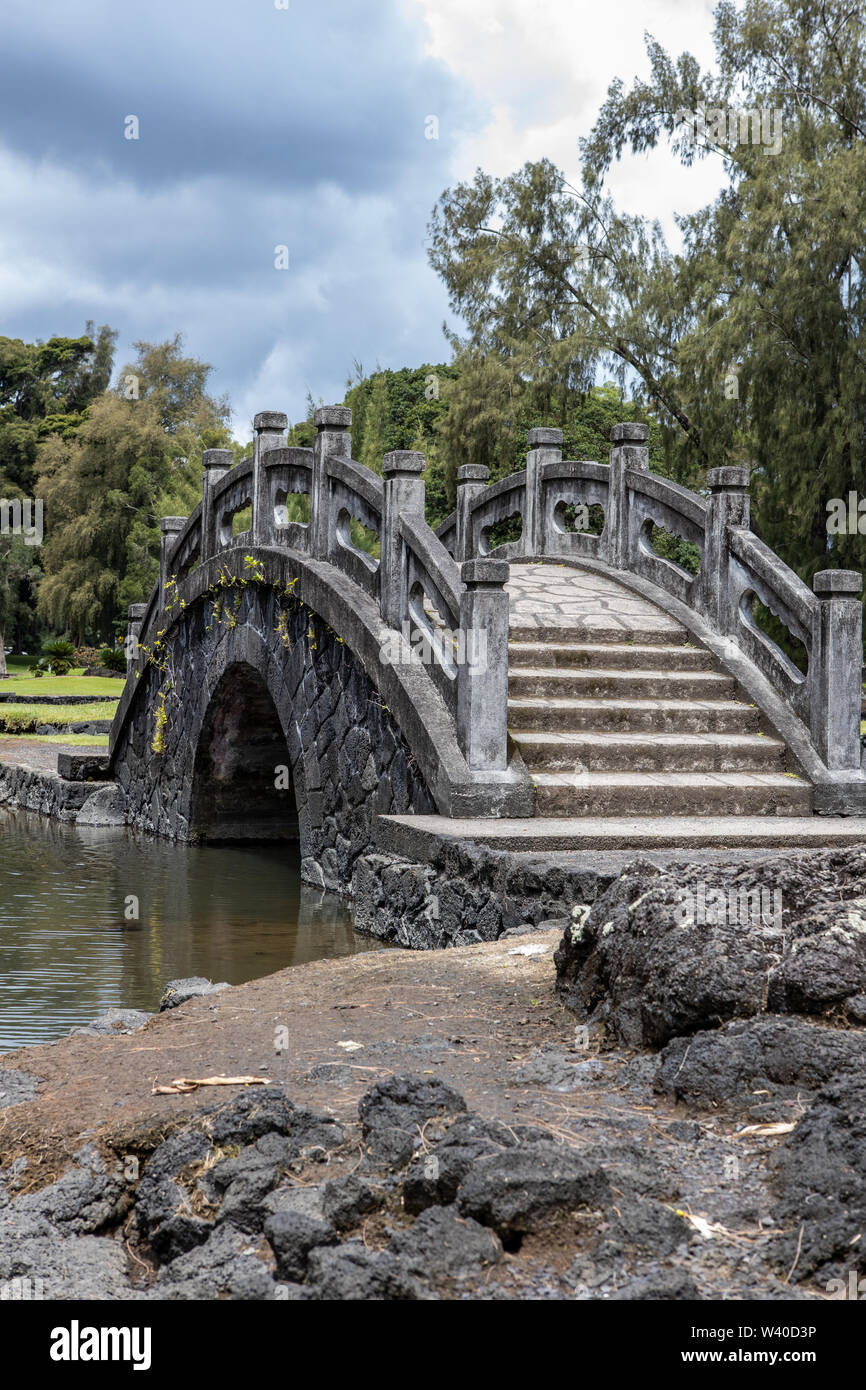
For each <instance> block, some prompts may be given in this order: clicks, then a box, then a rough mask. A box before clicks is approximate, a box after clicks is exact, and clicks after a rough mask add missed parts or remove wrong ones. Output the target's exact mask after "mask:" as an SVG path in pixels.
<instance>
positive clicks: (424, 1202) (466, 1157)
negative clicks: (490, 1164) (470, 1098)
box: [403, 1113, 547, 1214]
mask: <svg viewBox="0 0 866 1390" xmlns="http://www.w3.org/2000/svg"><path fill="white" fill-rule="evenodd" d="M521 1138H523V1139H526V1140H527V1141H529V1142H532V1141H534V1140H536V1139H546V1138H547V1135H546V1134H545V1133H544V1131H543V1130H540V1129H530V1128H529V1127H528V1126H523V1125H518V1126H515V1127H514V1128H513V1129H510V1128H509V1127H508V1126H507V1125H504V1124H502V1123H501V1122H500V1121H499V1120H487V1119H485V1118H484V1117H483V1116H481V1115H474V1114H471V1113H467V1114H465V1115H458V1117H457V1119H456V1120H455V1121H454V1123H453V1124H452V1125H451V1126H450V1127H449V1128H448V1130H447V1131H446V1133H445V1135H444V1137H443V1138H442V1139H440V1140H439V1142H438V1144H436V1146H435V1148H434V1149H433V1151H432V1153H427V1154H424V1155H423V1156H421V1155H419V1156H418V1157H417V1158H415V1159H413V1161H412V1163H411V1164H410V1165H409V1168H408V1169H407V1171H406V1177H405V1179H404V1181H403V1206H404V1207H405V1209H406V1211H408V1212H410V1213H412V1214H414V1213H417V1212H421V1211H424V1210H425V1209H426V1208H427V1207H431V1206H448V1205H450V1203H452V1202H453V1201H455V1199H456V1197H457V1189H458V1187H459V1186H460V1182H461V1180H462V1178H464V1177H465V1175H466V1174H467V1173H468V1172H469V1169H470V1168H471V1167H472V1164H473V1163H474V1162H475V1161H476V1160H477V1159H479V1158H484V1157H487V1156H489V1155H491V1154H498V1153H502V1151H503V1150H504V1149H513V1148H514V1146H515V1145H516V1144H517V1143H518V1142H519V1141H520V1139H521Z"/></svg>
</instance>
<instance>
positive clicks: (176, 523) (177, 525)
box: [159, 516, 189, 536]
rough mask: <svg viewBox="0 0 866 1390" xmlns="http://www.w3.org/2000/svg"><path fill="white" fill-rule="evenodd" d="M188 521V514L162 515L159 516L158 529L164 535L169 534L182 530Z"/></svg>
mask: <svg viewBox="0 0 866 1390" xmlns="http://www.w3.org/2000/svg"><path fill="white" fill-rule="evenodd" d="M188 521H189V517H188V516H163V517H160V522H159V529H160V531H161V532H162V534H163V535H164V536H171V535H174V534H176V532H178V531H182V530H183V528H184V526H186V523H187V522H188Z"/></svg>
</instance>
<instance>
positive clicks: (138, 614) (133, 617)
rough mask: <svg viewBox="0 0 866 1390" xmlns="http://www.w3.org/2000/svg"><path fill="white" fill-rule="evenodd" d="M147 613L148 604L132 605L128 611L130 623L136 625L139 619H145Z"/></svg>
mask: <svg viewBox="0 0 866 1390" xmlns="http://www.w3.org/2000/svg"><path fill="white" fill-rule="evenodd" d="M146 612H147V604H146V603H131V604H130V605H129V607H128V608H127V610H126V616H127V617H128V618H129V621H130V622H132V623H134V622H136V621H137V620H138V619H139V618H143V617H144V615H145V613H146Z"/></svg>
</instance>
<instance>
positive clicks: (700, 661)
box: [508, 639, 718, 671]
mask: <svg viewBox="0 0 866 1390" xmlns="http://www.w3.org/2000/svg"><path fill="white" fill-rule="evenodd" d="M508 664H509V668H510V669H511V670H514V668H515V667H521V668H522V667H526V666H528V667H531V668H532V669H534V670H538V669H539V668H544V667H551V666H555V667H556V668H557V669H563V668H567V669H569V670H576V669H581V668H583V667H587V666H589V667H592V668H593V669H596V670H611V669H617V670H629V671H632V670H635V669H638V670H646V669H647V668H648V667H649V668H651V669H652V670H656V671H659V670H672V671H711V670H718V667H717V665H716V661H715V658H714V657H713V654H712V652H708V651H706V650H705V649H704V648H703V647H686V646H678V647H677V646H658V647H651V646H647V645H646V643H643V642H631V643H629V642H609V643H606V644H605V643H598V642H564V641H559V642H515V641H514V640H513V639H509V642H508Z"/></svg>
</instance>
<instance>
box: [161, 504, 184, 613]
mask: <svg viewBox="0 0 866 1390" xmlns="http://www.w3.org/2000/svg"><path fill="white" fill-rule="evenodd" d="M186 523H187V518H186V517H185V516H164V517H163V518H162V520H161V521H160V523H159V529H160V542H159V611H160V613H161V612H162V610H163V609H164V608H165V583H166V580H167V579H169V578H170V577H171V569H170V568H169V555H170V554H171V552H172V550H173V549H174V546H175V542H176V540H177V538H178V536H179V535H180V533H181V531H182V530H183V528H184V526H186Z"/></svg>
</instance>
